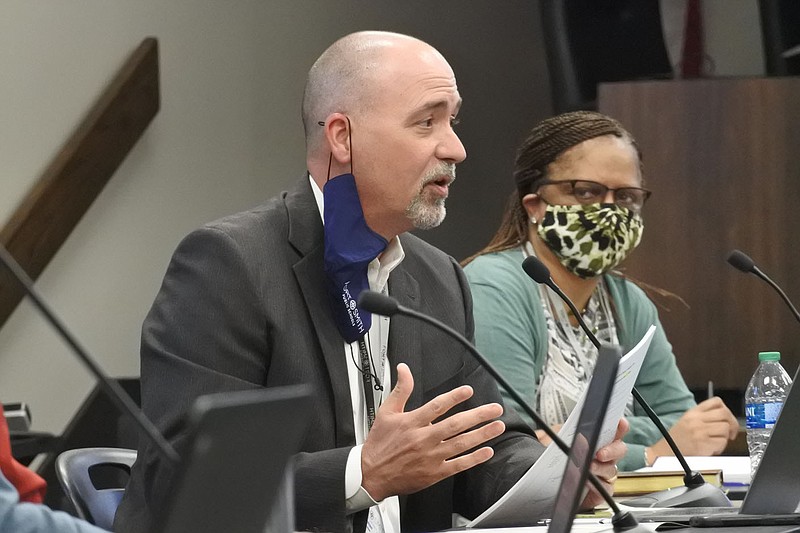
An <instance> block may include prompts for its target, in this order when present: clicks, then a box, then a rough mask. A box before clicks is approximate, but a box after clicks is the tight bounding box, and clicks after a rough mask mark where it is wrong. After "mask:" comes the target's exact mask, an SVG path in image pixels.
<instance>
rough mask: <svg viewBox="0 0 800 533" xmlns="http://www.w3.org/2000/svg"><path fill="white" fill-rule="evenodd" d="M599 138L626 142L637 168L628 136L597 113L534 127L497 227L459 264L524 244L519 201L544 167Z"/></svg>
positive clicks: (524, 215) (524, 223) (544, 171)
mask: <svg viewBox="0 0 800 533" xmlns="http://www.w3.org/2000/svg"><path fill="white" fill-rule="evenodd" d="M603 135H614V136H615V137H619V138H621V139H624V140H626V141H628V142H630V144H631V146H633V148H634V149H635V150H636V153H637V155H638V156H639V164H640V165H641V160H642V154H641V152H640V150H639V147H638V146H637V145H636V141H635V140H634V139H633V137H632V136H631V134H630V133H628V131H627V130H625V128H623V127H622V125H621V124H620V123H619V122H617V121H616V120H614V119H613V118H611V117H608V116H606V115H603V114H601V113H597V112H594V111H573V112H570V113H563V114H561V115H557V116H555V117H551V118H548V119H545V120H543V121H542V122H540V123H539V124H537V125H536V126H534V128H533V129H532V130H531V131H530V133H528V136H527V138H526V139H525V140H524V141H523V143H522V146H520V148H519V150H518V151H517V159H516V161H515V163H514V182H515V184H516V190H515V191H514V192H512V193H511V196H510V197H509V199H508V203H507V204H506V208H505V211H504V213H503V220H502V222H501V223H500V227H499V228H498V229H497V232H496V233H495V234H494V237H492V239H491V241H489V244H488V245H486V247H485V248H483V249H482V250H481V251H479V252H478V253H476V254H475V255H473V256H471V257H469V258H467V259H465V260H464V262H463V264H464V265H466V264H468V263H469V262H470V261H472V260H473V259H475V258H476V257H478V256H480V255H484V254H489V253H492V252H500V251H503V250H508V249H510V248H515V247H517V246H519V245H520V244H521V243H523V242H525V241H526V240H527V238H528V214H527V212H526V211H525V207H524V206H523V205H522V198H523V197H524V196H525V195H526V194H530V193H532V192H535V191H536V190H537V188H538V187H537V185H538V183H539V182H540V181H542V180H544V179H545V178H546V177H547V170H548V166H549V165H550V164H551V163H553V162H555V161H556V160H557V159H558V158H559V157H560V156H561V154H563V153H564V152H566V151H567V150H569V149H570V148H572V147H573V146H576V145H578V144H580V143H582V142H584V141H588V140H589V139H594V138H595V137H601V136H603Z"/></svg>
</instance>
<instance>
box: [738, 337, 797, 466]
mask: <svg viewBox="0 0 800 533" xmlns="http://www.w3.org/2000/svg"><path fill="white" fill-rule="evenodd" d="M758 361H759V364H758V368H756V371H755V374H753V377H752V378H750V383H748V384H747V391H746V392H745V396H744V398H745V400H744V401H745V415H746V416H747V448H748V450H749V451H750V479H752V478H753V476H754V475H755V473H756V470H758V465H759V463H761V457H762V456H763V455H764V450H765V449H766V448H767V442H769V436H770V435H771V434H772V428H773V427H774V426H775V421H776V420H777V419H778V415H779V414H780V412H781V409H782V408H783V402H784V401H785V400H786V395H787V394H788V393H789V388H790V386H791V384H792V379H791V378H790V377H789V374H787V373H786V370H784V369H783V367H782V366H781V363H780V361H781V354H780V352H760V353H759V354H758Z"/></svg>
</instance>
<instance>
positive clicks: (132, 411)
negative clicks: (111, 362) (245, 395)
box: [0, 244, 179, 465]
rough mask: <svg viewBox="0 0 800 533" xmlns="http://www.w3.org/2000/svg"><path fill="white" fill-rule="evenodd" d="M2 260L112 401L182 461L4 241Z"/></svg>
mask: <svg viewBox="0 0 800 533" xmlns="http://www.w3.org/2000/svg"><path fill="white" fill-rule="evenodd" d="M0 263H2V264H3V265H4V266H5V267H6V269H8V271H9V272H11V274H12V275H13V276H14V278H15V279H16V280H17V282H18V283H19V284H20V285H21V286H22V288H23V289H25V292H26V293H27V294H28V296H29V297H30V299H31V300H32V301H33V303H34V305H35V306H36V308H37V309H38V310H39V311H40V312H41V313H42V315H43V316H44V317H45V319H46V320H47V322H49V323H50V325H51V326H53V328H54V329H55V330H56V331H57V332H58V334H59V335H60V336H61V337H62V338H63V339H64V342H66V343H67V344H68V345H69V347H70V348H71V349H72V351H73V352H74V353H75V355H77V356H78V359H80V360H81V362H82V363H83V364H84V365H85V366H86V367H87V368H88V369H89V372H90V373H91V374H93V375H94V377H95V378H96V379H97V381H98V383H99V384H100V388H102V389H103V391H104V392H105V393H106V395H107V396H108V398H109V399H110V400H111V402H112V403H113V404H114V405H116V407H117V409H119V410H120V411H121V412H123V413H128V414H129V415H130V416H131V417H133V420H134V421H135V422H136V424H137V425H138V426H139V429H140V430H141V431H142V433H143V434H144V435H145V436H146V437H147V438H148V439H150V441H151V442H152V443H153V444H155V446H156V449H157V450H158V451H159V452H161V454H162V455H163V456H164V458H166V459H167V461H169V462H170V463H171V464H173V465H176V464H178V461H179V457H178V454H177V452H175V449H174V448H173V447H172V446H171V445H170V444H169V442H167V441H166V439H165V438H164V437H163V436H162V435H161V433H159V431H158V429H156V427H155V426H154V425H153V423H152V422H150V420H148V419H147V417H145V416H144V413H142V411H141V409H139V407H138V406H137V405H136V403H135V402H134V401H133V400H132V399H131V397H130V396H128V394H127V393H126V392H125V391H124V390H123V388H122V387H120V386H119V384H118V383H117V382H116V381H112V380H110V379H109V378H108V376H106V375H105V373H104V372H103V370H102V369H101V368H100V366H99V365H98V364H97V363H96V362H95V361H94V359H92V357H91V356H90V355H89V353H88V352H87V351H86V350H85V349H84V348H83V347H82V346H81V345H80V343H79V342H78V340H77V339H76V338H75V337H74V336H73V335H72V334H71V333H70V332H69V330H67V327H66V326H65V325H64V324H63V323H62V322H61V321H60V320H59V319H58V317H57V316H56V315H55V313H54V312H53V311H52V310H51V309H50V308H49V306H48V305H47V304H46V303H45V302H44V300H43V299H42V297H41V296H39V293H38V291H37V290H36V288H35V287H34V286H33V280H31V278H30V277H28V274H27V273H26V272H25V270H23V268H22V267H21V266H20V265H19V263H17V260H16V259H14V256H12V255H11V253H10V252H9V251H8V250H7V249H6V248H5V246H3V245H2V244H0Z"/></svg>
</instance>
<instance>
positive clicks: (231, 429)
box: [158, 385, 311, 533]
mask: <svg viewBox="0 0 800 533" xmlns="http://www.w3.org/2000/svg"><path fill="white" fill-rule="evenodd" d="M310 397H311V394H310V391H309V389H308V387H306V386H300V385H298V386H290V387H271V388H265V389H257V390H249V391H237V392H229V393H220V394H213V395H208V396H202V397H200V398H198V399H197V401H196V402H195V404H194V408H193V410H192V413H191V426H192V429H193V431H192V434H191V437H190V442H189V447H188V449H187V452H186V454H185V455H184V457H183V461H182V463H181V464H180V467H179V471H178V475H177V476H176V478H175V482H174V483H173V488H172V491H171V500H170V501H169V502H168V504H167V507H166V508H165V512H164V514H163V515H162V517H161V519H160V520H159V521H158V524H159V526H160V528H159V531H160V532H161V533H178V532H181V533H182V532H187V533H188V532H192V533H203V532H209V533H211V532H219V531H236V532H237V533H263V532H264V531H265V524H267V523H268V521H270V523H273V521H272V517H271V516H270V511H271V508H272V507H273V501H274V500H275V499H276V497H278V493H279V491H280V490H281V488H282V487H284V488H285V487H286V481H285V480H286V478H287V472H288V475H289V479H291V470H290V469H288V470H287V463H288V462H289V459H290V458H291V456H292V455H294V454H295V453H297V451H298V450H299V447H300V445H301V442H302V437H303V435H304V434H305V431H306V424H307V421H308V416H307V413H308V411H309V410H310V408H311V402H310ZM289 489H291V487H289ZM282 496H283V495H282ZM289 497H291V494H289ZM288 519H289V520H290V521H291V519H293V516H290V517H288ZM291 524H292V525H293V521H292V522H291Z"/></svg>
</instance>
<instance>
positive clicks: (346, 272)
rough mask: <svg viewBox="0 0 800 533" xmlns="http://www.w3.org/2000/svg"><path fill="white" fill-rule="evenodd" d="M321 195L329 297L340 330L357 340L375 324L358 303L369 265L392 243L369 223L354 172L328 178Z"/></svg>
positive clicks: (364, 287)
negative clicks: (371, 227) (365, 216)
mask: <svg viewBox="0 0 800 533" xmlns="http://www.w3.org/2000/svg"><path fill="white" fill-rule="evenodd" d="M322 194H323V197H324V199H325V214H324V220H325V228H324V232H325V256H324V261H325V275H326V277H327V287H328V296H329V297H330V301H331V306H332V309H333V316H334V319H335V321H336V326H337V327H338V328H339V332H340V333H341V334H342V337H344V340H345V341H347V342H354V341H356V340H358V339H360V338H361V337H363V336H364V335H365V334H366V332H367V331H369V328H370V326H371V324H372V316H371V315H370V313H367V312H366V311H362V310H360V309H358V306H357V305H356V304H357V302H358V297H359V295H360V294H361V292H362V291H364V290H367V289H369V281H368V279H367V268H368V266H369V264H370V262H371V261H372V260H373V259H375V258H376V257H378V256H379V255H380V254H381V253H382V252H383V251H384V250H385V249H386V246H387V245H388V244H389V243H388V242H387V241H386V239H384V238H383V237H382V236H380V235H379V234H377V233H375V232H374V231H373V230H372V229H370V227H369V226H367V221H366V220H365V219H364V211H363V209H362V208H361V201H360V200H359V197H358V189H357V188H356V181H355V177H354V176H353V174H352V173H348V174H342V175H340V176H336V177H335V178H332V179H329V180H328V181H327V182H326V183H325V186H324V187H323V188H322Z"/></svg>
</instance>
